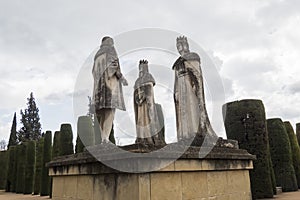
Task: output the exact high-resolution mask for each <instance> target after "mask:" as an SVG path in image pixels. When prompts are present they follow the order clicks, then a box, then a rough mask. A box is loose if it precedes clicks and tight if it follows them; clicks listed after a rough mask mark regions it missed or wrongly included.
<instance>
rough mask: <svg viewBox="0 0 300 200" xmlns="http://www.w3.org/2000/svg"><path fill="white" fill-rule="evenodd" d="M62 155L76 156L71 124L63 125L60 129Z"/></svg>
mask: <svg viewBox="0 0 300 200" xmlns="http://www.w3.org/2000/svg"><path fill="white" fill-rule="evenodd" d="M59 150H60V155H61V156H64V155H70V154H74V150H73V132H72V127H71V124H62V125H61V127H60V148H59Z"/></svg>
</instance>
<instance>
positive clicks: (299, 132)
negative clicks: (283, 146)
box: [296, 123, 300, 146]
mask: <svg viewBox="0 0 300 200" xmlns="http://www.w3.org/2000/svg"><path fill="white" fill-rule="evenodd" d="M296 136H297V141H298V144H299V146H300V123H298V124H296Z"/></svg>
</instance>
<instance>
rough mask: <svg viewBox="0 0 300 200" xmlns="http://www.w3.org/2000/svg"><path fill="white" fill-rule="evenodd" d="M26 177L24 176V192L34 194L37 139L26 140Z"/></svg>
mask: <svg viewBox="0 0 300 200" xmlns="http://www.w3.org/2000/svg"><path fill="white" fill-rule="evenodd" d="M25 154H26V155H25V157H26V160H25V178H24V190H23V193H24V194H32V192H33V180H34V167H35V141H28V142H26V152H25Z"/></svg>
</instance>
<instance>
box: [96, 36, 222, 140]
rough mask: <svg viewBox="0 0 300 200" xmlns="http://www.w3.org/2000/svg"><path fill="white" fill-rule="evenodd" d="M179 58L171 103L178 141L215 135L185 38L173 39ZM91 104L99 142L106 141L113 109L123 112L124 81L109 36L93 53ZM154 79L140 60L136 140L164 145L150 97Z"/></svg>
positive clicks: (194, 58)
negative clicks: (93, 109)
mask: <svg viewBox="0 0 300 200" xmlns="http://www.w3.org/2000/svg"><path fill="white" fill-rule="evenodd" d="M176 45H177V50H178V52H179V54H180V57H179V58H178V59H177V60H176V61H175V63H174V65H173V67H172V69H173V70H174V71H175V83H174V102H175V110H176V127H177V138H178V141H180V140H183V139H189V138H194V137H195V136H196V135H200V136H205V135H210V136H213V137H215V136H216V134H215V132H214V130H213V128H212V126H211V124H210V121H209V118H208V114H207V110H206V106H205V98H204V87H203V76H202V70H201V60H200V57H199V55H198V54H197V53H193V52H190V50H189V44H188V41H187V38H186V37H178V38H177V44H176ZM93 77H94V90H93V104H94V106H95V114H96V115H95V116H96V117H97V120H98V122H99V126H100V131H101V137H102V143H107V142H108V141H109V135H110V132H111V129H112V126H113V120H114V116H115V112H116V109H119V110H123V111H125V110H126V108H125V103H124V98H123V92H122V86H127V85H128V82H127V80H126V79H125V77H124V76H123V74H122V73H121V68H120V63H119V59H118V56H117V52H116V49H115V48H114V41H113V39H112V38H111V37H107V36H106V37H104V38H103V39H102V43H101V46H100V49H99V50H98V52H97V53H96V55H95V58H94V66H93ZM154 86H155V80H154V78H153V76H152V75H151V73H150V72H149V67H148V61H147V60H140V62H139V76H138V78H137V80H136V82H135V84H134V95H133V97H134V99H133V103H134V111H135V123H136V132H137V139H136V143H141V144H150V145H151V144H154V145H156V144H164V143H165V142H164V139H163V137H162V136H161V134H160V132H161V129H162V128H163V125H162V124H161V122H160V120H159V113H158V109H157V106H158V105H159V104H156V103H155V100H154V89H153V87H154Z"/></svg>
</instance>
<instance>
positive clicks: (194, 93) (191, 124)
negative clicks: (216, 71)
mask: <svg viewBox="0 0 300 200" xmlns="http://www.w3.org/2000/svg"><path fill="white" fill-rule="evenodd" d="M177 50H178V52H179V54H180V57H179V58H178V59H177V60H176V62H175V63H174V65H173V70H174V71H175V84H174V101H175V110H176V126H177V139H178V140H181V139H188V138H193V137H195V136H197V135H198V136H206V135H210V136H213V137H217V135H216V133H215V132H214V130H213V128H212V126H211V124H210V121H209V118H208V115H207V110H206V106H205V98H204V87H203V76H202V70H201V66H200V65H201V60H200V57H199V55H198V54H197V53H193V52H190V50H189V44H188V41H187V38H186V37H178V38H177Z"/></svg>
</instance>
